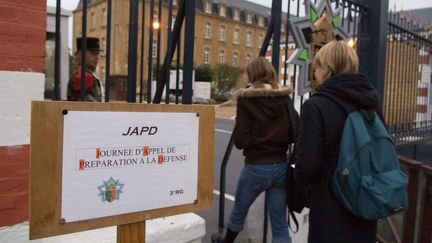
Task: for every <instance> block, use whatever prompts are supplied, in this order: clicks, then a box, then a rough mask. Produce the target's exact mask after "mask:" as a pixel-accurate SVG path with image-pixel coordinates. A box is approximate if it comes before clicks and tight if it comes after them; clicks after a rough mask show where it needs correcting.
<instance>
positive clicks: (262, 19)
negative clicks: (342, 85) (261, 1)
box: [258, 16, 264, 27]
mask: <svg viewBox="0 0 432 243" xmlns="http://www.w3.org/2000/svg"><path fill="white" fill-rule="evenodd" d="M258 25H259V26H261V27H263V26H264V17H262V16H260V17H259V18H258Z"/></svg>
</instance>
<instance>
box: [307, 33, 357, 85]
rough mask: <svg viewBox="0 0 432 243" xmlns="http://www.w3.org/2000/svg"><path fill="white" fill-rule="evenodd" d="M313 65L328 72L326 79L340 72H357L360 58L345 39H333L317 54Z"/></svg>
mask: <svg viewBox="0 0 432 243" xmlns="http://www.w3.org/2000/svg"><path fill="white" fill-rule="evenodd" d="M312 65H313V67H314V68H321V69H323V70H324V71H325V72H326V77H325V79H328V78H330V77H331V76H334V75H336V74H339V73H357V72H358V65H359V60H358V56H357V53H356V51H355V50H354V49H353V48H351V47H350V46H349V45H348V44H347V43H346V42H344V41H336V40H334V41H331V42H329V43H327V44H326V45H324V46H323V47H322V48H321V49H320V50H319V51H318V52H317V53H316V55H315V57H314V59H313V62H312Z"/></svg>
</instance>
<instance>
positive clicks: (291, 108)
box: [287, 96, 298, 138]
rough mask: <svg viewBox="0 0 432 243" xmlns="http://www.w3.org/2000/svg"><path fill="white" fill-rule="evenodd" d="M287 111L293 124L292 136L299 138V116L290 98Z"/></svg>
mask: <svg viewBox="0 0 432 243" xmlns="http://www.w3.org/2000/svg"><path fill="white" fill-rule="evenodd" d="M287 110H288V115H289V117H290V122H291V134H292V135H293V136H294V138H297V133H298V132H297V130H298V114H297V111H296V110H295V108H294V102H293V100H292V99H291V97H289V96H288V99H287Z"/></svg>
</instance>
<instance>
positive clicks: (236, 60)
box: [232, 52, 239, 67]
mask: <svg viewBox="0 0 432 243" xmlns="http://www.w3.org/2000/svg"><path fill="white" fill-rule="evenodd" d="M232 64H233V66H234V67H238V65H239V54H238V53H237V52H234V53H233V60H232Z"/></svg>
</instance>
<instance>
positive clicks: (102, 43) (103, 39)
mask: <svg viewBox="0 0 432 243" xmlns="http://www.w3.org/2000/svg"><path fill="white" fill-rule="evenodd" d="M105 46H106V41H105V37H102V38H101V45H100V51H101V52H104V51H105Z"/></svg>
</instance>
